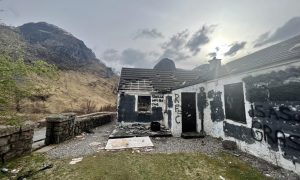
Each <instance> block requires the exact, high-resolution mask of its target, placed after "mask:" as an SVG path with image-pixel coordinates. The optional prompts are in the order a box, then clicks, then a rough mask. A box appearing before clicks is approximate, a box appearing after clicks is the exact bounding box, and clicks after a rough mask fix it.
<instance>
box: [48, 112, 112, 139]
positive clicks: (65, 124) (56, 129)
mask: <svg viewBox="0 0 300 180" xmlns="http://www.w3.org/2000/svg"><path fill="white" fill-rule="evenodd" d="M115 117H116V113H94V114H90V115H85V116H79V117H76V115H75V114H73V113H67V114H59V115H53V116H49V117H47V118H46V128H47V129H46V140H45V144H46V145H49V144H59V143H61V142H64V141H66V140H69V139H71V138H73V137H74V136H76V135H78V134H81V133H82V132H87V131H89V130H91V129H93V128H95V127H98V126H101V125H103V124H106V123H109V122H111V121H113V120H114V119H115Z"/></svg>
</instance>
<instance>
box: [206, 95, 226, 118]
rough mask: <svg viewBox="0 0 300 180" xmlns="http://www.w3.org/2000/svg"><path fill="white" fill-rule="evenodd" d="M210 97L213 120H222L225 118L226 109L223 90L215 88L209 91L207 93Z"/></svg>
mask: <svg viewBox="0 0 300 180" xmlns="http://www.w3.org/2000/svg"><path fill="white" fill-rule="evenodd" d="M207 96H208V98H209V99H212V100H211V101H210V102H209V103H210V110H211V114H210V115H211V120H212V121H213V122H220V121H223V120H224V110H223V104H222V98H221V96H222V92H220V91H217V92H215V91H214V90H211V91H208V94H207Z"/></svg>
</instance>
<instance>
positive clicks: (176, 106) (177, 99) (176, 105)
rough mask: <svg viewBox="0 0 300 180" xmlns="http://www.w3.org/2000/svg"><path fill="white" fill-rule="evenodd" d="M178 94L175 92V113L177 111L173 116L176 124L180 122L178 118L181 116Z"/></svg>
mask: <svg viewBox="0 0 300 180" xmlns="http://www.w3.org/2000/svg"><path fill="white" fill-rule="evenodd" d="M179 97H180V96H179V94H175V100H174V102H175V113H177V115H176V116H175V122H176V123H177V124H180V118H181V105H180V102H179Z"/></svg>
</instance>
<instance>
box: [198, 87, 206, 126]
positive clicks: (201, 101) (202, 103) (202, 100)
mask: <svg viewBox="0 0 300 180" xmlns="http://www.w3.org/2000/svg"><path fill="white" fill-rule="evenodd" d="M197 98H198V99H197V106H198V112H199V118H200V119H201V131H204V109H205V108H206V107H207V106H208V102H207V98H206V93H205V88H204V87H200V92H199V93H198V94H197Z"/></svg>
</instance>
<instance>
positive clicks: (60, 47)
mask: <svg viewBox="0 0 300 180" xmlns="http://www.w3.org/2000/svg"><path fill="white" fill-rule="evenodd" d="M0 35H1V36H2V37H0V47H1V46H6V47H7V45H11V46H9V47H11V51H15V50H16V49H18V48H19V49H20V51H24V54H25V55H24V56H23V57H24V59H25V60H26V61H29V62H32V61H35V60H44V61H46V62H48V63H50V64H55V65H56V66H57V67H58V68H60V69H62V70H76V71H77V70H83V71H86V70H88V71H93V72H96V73H98V74H101V75H102V76H103V77H111V76H112V75H114V74H113V72H112V69H111V68H108V67H106V66H105V65H104V64H103V63H102V62H101V61H100V60H99V59H97V58H96V56H95V54H94V52H93V51H92V50H91V49H89V48H88V47H86V45H85V44H84V42H83V41H81V40H79V39H77V38H76V37H74V36H73V35H72V34H70V33H68V32H67V31H65V30H63V29H61V28H59V27H57V26H55V25H52V24H48V23H45V22H38V23H27V24H24V25H22V26H19V27H8V26H4V25H1V27H0ZM16 44H17V45H18V47H15V46H16ZM13 46H14V47H13Z"/></svg>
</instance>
